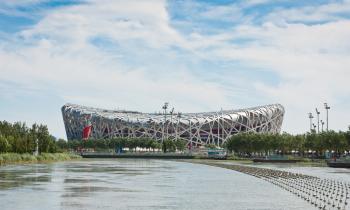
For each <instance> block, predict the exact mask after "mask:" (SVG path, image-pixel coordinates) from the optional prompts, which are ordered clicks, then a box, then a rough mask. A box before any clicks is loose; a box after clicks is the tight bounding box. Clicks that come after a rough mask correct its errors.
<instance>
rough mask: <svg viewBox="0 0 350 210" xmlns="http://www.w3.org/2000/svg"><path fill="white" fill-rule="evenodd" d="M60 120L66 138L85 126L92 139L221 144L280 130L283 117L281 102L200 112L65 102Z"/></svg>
mask: <svg viewBox="0 0 350 210" xmlns="http://www.w3.org/2000/svg"><path fill="white" fill-rule="evenodd" d="M62 115H63V121H64V124H65V129H66V134H67V138H68V140H73V139H82V138H83V130H84V128H86V126H89V128H91V133H90V132H89V135H88V137H89V138H91V139H101V138H113V137H130V138H133V137H149V138H153V139H156V140H159V141H162V140H164V139H183V140H186V141H187V142H188V143H191V145H205V144H215V145H218V146H220V145H222V144H223V143H224V142H225V141H226V140H227V139H228V138H229V137H231V136H232V135H235V134H237V133H240V132H259V133H279V132H280V129H281V126H282V122H283V116H284V108H283V106H282V105H280V104H271V105H266V106H258V107H252V108H247V109H237V110H222V111H217V112H201V113H174V112H173V111H171V112H168V113H167V112H166V110H165V111H164V112H163V113H141V112H135V111H124V110H106V109H99V108H92V107H87V106H80V105H75V104H65V105H64V106H63V107H62Z"/></svg>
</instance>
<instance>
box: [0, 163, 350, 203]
mask: <svg viewBox="0 0 350 210" xmlns="http://www.w3.org/2000/svg"><path fill="white" fill-rule="evenodd" d="M268 167H274V166H268ZM288 170H292V171H293V170H299V171H298V172H302V171H303V170H306V171H307V172H308V173H313V172H315V171H313V170H311V172H310V169H300V168H293V167H289V169H288ZM300 170H302V171H300ZM322 170H325V171H322ZM327 170H329V169H327V168H323V169H322V168H318V169H317V171H316V172H317V174H322V173H323V174H327V173H328V172H327ZM316 172H315V173H316ZM345 172H350V171H349V170H348V171H345ZM340 176H341V177H343V178H344V177H345V179H346V178H348V180H350V176H349V173H347V174H346V173H344V174H341V175H340ZM0 209H1V210H7V209H11V210H12V209H30V210H34V209H35V210H37V209H49V210H55V209H130V210H134V209H151V210H157V209H179V210H180V209H181V210H183V209H198V210H207V209H208V210H209V209H210V210H212V209H225V210H228V209H310V206H309V204H308V203H306V202H305V201H303V200H301V199H300V198H298V197H296V196H294V195H293V194H291V193H289V192H287V191H285V190H283V189H281V188H279V187H277V186H275V185H272V184H270V183H268V182H265V181H263V180H261V179H258V178H255V177H253V176H249V175H246V174H242V173H239V172H235V171H232V170H228V169H223V168H217V167H212V166H207V165H199V164H191V163H184V162H175V161H167V160H141V159H108V160H103V159H89V160H81V161H73V162H58V163H52V164H28V165H11V166H4V167H0Z"/></svg>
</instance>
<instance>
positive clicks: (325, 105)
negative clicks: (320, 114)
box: [324, 103, 331, 131]
mask: <svg viewBox="0 0 350 210" xmlns="http://www.w3.org/2000/svg"><path fill="white" fill-rule="evenodd" d="M324 108H325V109H326V116H327V117H326V123H327V124H326V128H327V131H328V110H329V109H330V108H331V107H330V106H328V104H327V103H324Z"/></svg>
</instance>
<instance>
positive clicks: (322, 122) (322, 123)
mask: <svg viewBox="0 0 350 210" xmlns="http://www.w3.org/2000/svg"><path fill="white" fill-rule="evenodd" d="M323 125H324V121H323V120H321V126H322V132H323Z"/></svg>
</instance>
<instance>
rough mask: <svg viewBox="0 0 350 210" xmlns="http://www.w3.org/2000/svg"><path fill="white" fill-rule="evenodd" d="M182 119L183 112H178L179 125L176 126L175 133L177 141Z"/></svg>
mask: <svg viewBox="0 0 350 210" xmlns="http://www.w3.org/2000/svg"><path fill="white" fill-rule="evenodd" d="M180 118H181V112H178V113H177V124H176V131H175V132H176V133H175V136H176V139H177V138H178V135H179V131H178V129H179V124H180Z"/></svg>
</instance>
